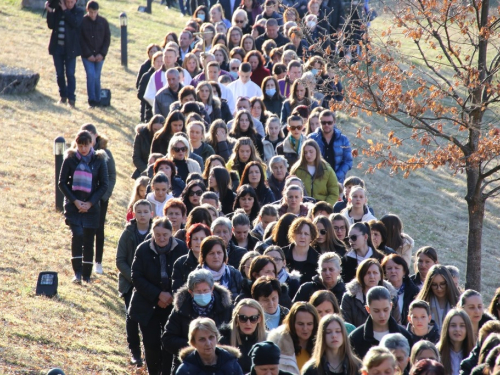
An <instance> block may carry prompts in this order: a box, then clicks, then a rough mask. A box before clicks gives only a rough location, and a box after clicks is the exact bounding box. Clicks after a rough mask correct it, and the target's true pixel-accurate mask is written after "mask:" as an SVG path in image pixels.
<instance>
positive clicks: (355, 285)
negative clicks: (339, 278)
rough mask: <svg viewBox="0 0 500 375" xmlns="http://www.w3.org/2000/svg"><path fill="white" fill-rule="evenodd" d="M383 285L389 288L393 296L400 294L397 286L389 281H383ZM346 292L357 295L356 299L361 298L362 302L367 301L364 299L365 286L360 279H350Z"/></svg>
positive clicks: (352, 295)
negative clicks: (363, 286)
mask: <svg viewBox="0 0 500 375" xmlns="http://www.w3.org/2000/svg"><path fill="white" fill-rule="evenodd" d="M383 286H384V287H386V288H387V290H389V293H390V295H391V298H395V297H397V296H398V291H397V290H396V288H394V287H393V286H392V284H391V283H390V282H388V281H385V280H384V281H383ZM345 288H346V292H347V293H348V294H349V295H350V296H351V297H356V299H358V300H360V301H361V303H365V301H364V296H363V288H362V287H361V284H360V283H359V281H358V280H356V279H353V280H351V281H349V282H348V283H347V284H346V285H345Z"/></svg>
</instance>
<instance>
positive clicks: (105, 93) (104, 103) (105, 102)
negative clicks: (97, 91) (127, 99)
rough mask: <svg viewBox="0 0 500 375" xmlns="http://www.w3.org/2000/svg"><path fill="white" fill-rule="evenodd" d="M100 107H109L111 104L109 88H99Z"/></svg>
mask: <svg viewBox="0 0 500 375" xmlns="http://www.w3.org/2000/svg"><path fill="white" fill-rule="evenodd" d="M99 105H100V106H101V107H109V106H110V105H111V90H110V89H101V101H100V102H99Z"/></svg>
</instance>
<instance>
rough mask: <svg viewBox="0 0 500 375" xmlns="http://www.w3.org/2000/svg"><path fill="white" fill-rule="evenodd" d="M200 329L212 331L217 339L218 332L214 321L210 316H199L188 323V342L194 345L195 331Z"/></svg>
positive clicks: (218, 336)
mask: <svg viewBox="0 0 500 375" xmlns="http://www.w3.org/2000/svg"><path fill="white" fill-rule="evenodd" d="M200 330H202V331H208V332H211V333H213V334H214V335H215V336H216V337H217V341H219V339H220V334H219V330H218V329H217V326H216V325H215V322H214V321H213V320H212V319H210V318H204V317H201V316H200V317H198V318H196V319H195V320H193V321H191V323H189V333H188V342H189V344H190V345H191V346H193V347H194V338H195V336H196V332H198V331H200Z"/></svg>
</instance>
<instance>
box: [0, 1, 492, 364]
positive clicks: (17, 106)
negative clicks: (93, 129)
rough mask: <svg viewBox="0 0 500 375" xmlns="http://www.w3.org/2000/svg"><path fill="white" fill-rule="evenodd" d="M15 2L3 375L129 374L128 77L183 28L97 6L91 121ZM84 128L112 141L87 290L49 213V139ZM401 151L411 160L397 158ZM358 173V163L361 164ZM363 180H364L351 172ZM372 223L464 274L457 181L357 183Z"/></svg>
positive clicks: (10, 21)
mask: <svg viewBox="0 0 500 375" xmlns="http://www.w3.org/2000/svg"><path fill="white" fill-rule="evenodd" d="M18 4H19V1H17V0H16V1H14V0H8V1H7V2H4V1H3V2H1V3H0V30H2V32H1V35H2V46H1V47H0V48H1V51H2V52H1V54H0V64H10V65H14V66H28V67H30V68H31V69H33V70H35V71H37V72H39V73H40V75H41V79H40V83H39V85H38V88H37V91H36V92H35V93H32V94H30V95H26V96H22V97H4V96H3V97H0V110H1V117H0V118H1V120H0V123H1V125H2V131H1V132H0V142H1V143H0V144H1V145H2V147H0V160H2V162H1V163H0V176H1V177H0V191H1V193H2V198H3V199H1V200H0V212H2V219H1V220H0V227H1V228H2V238H1V239H0V256H1V259H2V261H1V264H0V319H1V320H0V338H1V339H0V373H2V374H40V373H42V372H43V371H46V370H47V369H48V368H51V367H52V366H59V367H62V368H63V369H65V370H66V373H68V374H97V373H103V374H104V373H105V374H126V373H132V372H133V371H134V370H133V369H132V368H131V367H128V366H127V365H128V353H127V349H126V341H125V334H124V313H123V304H122V301H121V300H120V298H119V297H118V294H117V291H116V284H117V273H116V270H115V267H114V255H115V248H116V243H117V240H118V238H119V235H120V233H121V231H122V229H123V225H124V222H125V220H124V218H125V206H126V203H127V201H128V197H129V194H130V188H131V184H132V181H131V179H130V178H129V176H130V174H131V173H132V171H133V166H132V163H131V153H132V141H133V133H134V127H135V125H136V124H137V121H138V101H137V99H136V97H135V90H134V82H135V72H136V71H137V69H138V67H139V65H140V63H142V61H143V59H144V47H145V45H147V44H148V43H150V42H160V40H161V39H162V38H163V35H164V34H165V32H166V31H167V30H171V29H172V28H176V29H177V28H178V27H179V26H180V25H181V24H182V23H183V22H184V20H183V19H181V18H180V17H179V13H178V12H175V13H174V12H165V11H164V10H163V9H162V8H160V6H159V5H158V3H155V4H154V8H153V10H154V13H153V15H144V14H138V13H137V12H136V9H137V6H138V5H139V1H138V0H131V1H119V0H114V1H106V2H103V4H102V5H103V6H102V8H103V9H102V13H103V15H104V16H105V17H107V18H108V20H109V21H110V22H111V23H112V25H113V26H112V33H113V39H112V47H111V50H110V54H109V56H108V59H107V60H106V63H105V65H104V71H103V87H109V88H111V89H112V91H113V99H112V105H113V106H112V107H111V108H107V109H97V110H93V111H88V110H87V109H86V106H85V104H84V103H85V99H86V92H85V77H84V69H83V66H82V64H81V63H80V62H78V65H77V99H78V102H77V109H76V110H69V109H67V108H66V107H60V106H57V105H56V104H54V103H55V102H56V101H57V86H56V83H55V76H54V68H53V64H52V60H51V58H50V56H49V55H48V53H47V44H48V38H49V30H48V29H47V28H46V25H45V22H44V20H42V19H41V18H40V15H39V14H38V13H32V12H29V11H22V10H21V9H20V8H19V5H18ZM121 11H125V12H127V14H128V16H129V29H130V44H129V67H130V70H124V69H122V68H121V67H120V60H119V59H120V53H119V39H118V38H119V30H118V28H117V24H118V14H119V13H120V12H121ZM365 121H366V122H367V123H369V124H371V125H372V126H373V128H374V129H376V130H375V132H374V134H373V137H377V136H381V134H383V133H385V130H384V127H385V126H387V125H386V123H385V122H384V121H383V120H381V119H377V118H368V119H355V120H348V119H346V118H344V119H343V120H342V121H341V124H340V127H341V128H342V130H343V132H344V133H345V134H347V135H348V136H349V137H350V138H351V140H352V141H353V143H354V144H355V146H357V147H360V146H361V145H362V142H364V141H361V140H356V139H355V138H354V136H355V132H356V129H357V127H359V126H362V125H365V124H366V123H365ZM86 122H92V123H94V124H96V125H97V126H98V129H99V130H100V132H101V133H103V134H106V135H107V136H108V137H109V138H110V148H111V150H112V151H113V154H114V157H115V159H116V163H117V171H118V180H117V185H116V188H115V191H114V194H113V197H112V201H111V204H110V207H109V213H108V224H107V239H106V249H105V254H104V268H105V275H103V276H99V277H96V279H95V282H94V283H92V284H91V285H90V286H83V287H77V286H74V285H72V284H71V282H70V281H71V277H72V270H71V265H70V262H69V257H70V252H69V245H70V243H69V238H70V233H69V230H68V229H67V227H66V225H65V224H64V220H63V217H62V216H61V214H59V213H57V212H55V210H54V198H53V197H54V189H55V186H54V167H53V155H52V147H53V139H54V138H55V137H57V136H59V135H63V136H64V137H65V138H66V140H67V141H70V140H71V139H72V137H74V134H75V132H76V130H77V129H78V127H79V126H80V125H82V124H83V123H86ZM401 151H402V152H408V151H409V150H404V149H403V150H401ZM358 162H359V161H358ZM355 173H357V174H358V175H363V171H361V170H359V171H356V172H355ZM364 178H365V179H366V181H367V184H368V186H369V190H370V202H371V205H372V206H373V207H374V209H375V212H376V214H377V216H381V215H382V214H384V213H387V212H394V213H397V214H398V215H400V216H401V218H402V219H403V221H404V223H405V225H406V232H407V233H409V234H410V235H411V236H412V237H413V238H414V239H415V241H416V246H417V247H420V246H423V245H427V244H432V245H434V246H436V247H437V248H438V249H439V251H440V255H441V257H442V259H443V260H444V261H445V262H448V263H451V264H455V265H457V266H459V267H460V269H461V270H462V271H464V267H465V260H464V259H465V258H464V257H465V255H464V254H465V243H466V242H465V241H466V227H467V215H466V206H465V202H464V201H463V199H462V197H463V195H464V182H463V179H462V178H460V177H453V176H451V175H450V174H449V173H448V172H447V171H444V170H439V171H420V172H418V173H415V174H414V175H412V176H411V177H410V178H409V179H408V180H403V179H402V177H401V176H394V177H389V176H388V173H387V172H386V171H379V172H377V173H375V174H374V175H370V176H364ZM499 204H500V202H499V201H498V199H497V200H496V201H491V202H490V203H489V204H488V209H489V212H488V217H487V220H486V224H485V231H484V249H485V250H484V254H485V261H484V262H483V267H484V273H483V285H484V290H485V292H486V295H487V296H488V297H489V296H490V295H491V293H492V290H493V288H495V287H496V286H498V280H499V278H498V273H497V272H496V269H497V266H498V254H499V252H498V250H497V244H498V242H499V241H498V240H499V235H498V230H499V227H498V222H497V220H496V217H498V216H499V214H500V209H499ZM43 270H53V271H57V272H59V280H60V281H59V295H58V297H57V298H54V299H47V298H42V297H36V296H35V295H34V289H35V284H36V279H37V275H38V273H39V272H40V271H43Z"/></svg>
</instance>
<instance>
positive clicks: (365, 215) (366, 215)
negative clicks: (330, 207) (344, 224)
mask: <svg viewBox="0 0 500 375" xmlns="http://www.w3.org/2000/svg"><path fill="white" fill-rule="evenodd" d="M363 210H364V213H363V217H362V218H361V221H362V222H365V223H367V222H369V221H370V220H377V218H376V217H375V216H373V215H372V213H371V212H370V210H369V209H368V207H367V206H366V205H365V207H364V208H363ZM350 211H351V210H350V209H348V208H347V207H346V208H344V209H343V210H342V211H341V212H340V214H341V215H343V216H344V217H345V218H346V219H347V221H348V222H349V225H353V224H354V219H353V218H352V217H351V216H350V215H349V212H350Z"/></svg>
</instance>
